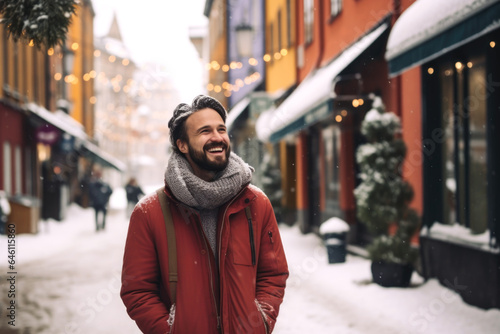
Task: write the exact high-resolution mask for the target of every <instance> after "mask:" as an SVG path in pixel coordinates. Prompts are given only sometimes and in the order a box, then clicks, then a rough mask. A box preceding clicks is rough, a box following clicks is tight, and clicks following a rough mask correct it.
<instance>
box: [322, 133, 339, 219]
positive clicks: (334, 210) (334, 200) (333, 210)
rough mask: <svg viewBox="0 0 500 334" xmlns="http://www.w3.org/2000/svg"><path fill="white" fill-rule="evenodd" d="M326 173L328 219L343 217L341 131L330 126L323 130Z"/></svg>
mask: <svg viewBox="0 0 500 334" xmlns="http://www.w3.org/2000/svg"><path fill="white" fill-rule="evenodd" d="M322 138H323V145H322V147H323V150H324V151H323V157H324V162H323V164H324V165H323V166H324V169H323V170H324V173H325V190H324V193H325V211H326V212H325V213H326V215H327V216H328V217H333V216H341V215H342V212H341V209H340V202H339V201H340V178H339V174H340V159H339V154H340V129H339V127H338V126H335V125H330V126H328V127H326V128H324V129H323V130H322Z"/></svg>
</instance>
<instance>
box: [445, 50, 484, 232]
mask: <svg viewBox="0 0 500 334" xmlns="http://www.w3.org/2000/svg"><path fill="white" fill-rule="evenodd" d="M439 80H440V86H441V93H442V94H441V110H442V115H443V117H442V121H443V129H444V131H445V134H446V137H445V138H446V139H445V141H444V143H443V144H444V145H443V155H442V159H443V163H442V174H443V176H444V179H445V182H444V183H443V187H444V191H443V195H444V201H443V202H444V206H443V207H444V215H443V217H444V223H446V224H453V223H455V222H457V223H459V224H461V225H464V226H466V227H469V228H470V229H471V231H472V232H473V233H481V232H484V231H485V230H486V228H487V221H488V220H487V218H488V217H487V212H488V210H487V209H488V208H487V202H488V201H487V197H486V196H487V161H486V143H487V141H486V99H487V91H486V65H485V57H477V58H471V59H469V60H468V61H466V62H455V63H452V64H447V65H446V66H442V68H441V69H440V72H439Z"/></svg>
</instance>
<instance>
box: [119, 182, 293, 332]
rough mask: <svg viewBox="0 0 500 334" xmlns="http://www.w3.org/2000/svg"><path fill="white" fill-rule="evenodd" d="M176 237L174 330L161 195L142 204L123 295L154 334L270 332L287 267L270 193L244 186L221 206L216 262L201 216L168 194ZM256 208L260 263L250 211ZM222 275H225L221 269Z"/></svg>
mask: <svg viewBox="0 0 500 334" xmlns="http://www.w3.org/2000/svg"><path fill="white" fill-rule="evenodd" d="M165 192H166V194H167V196H168V198H169V202H170V210H171V212H172V218H173V221H174V226H175V234H176V240H177V267H178V269H177V271H178V284H177V297H176V305H175V316H174V317H173V325H172V328H171V327H170V325H169V324H168V323H167V319H168V318H169V310H170V306H171V303H170V299H169V296H168V294H169V290H168V284H169V283H168V248H167V242H166V241H167V236H166V229H165V223H164V220H163V214H162V211H161V207H160V203H159V200H158V195H157V194H156V193H155V194H152V195H149V196H146V197H145V198H143V199H142V200H141V201H140V202H139V204H138V205H137V206H136V208H135V210H134V212H133V213H132V216H131V219H130V226H129V231H128V236H127V241H126V245H125V254H124V259H123V272H122V289H121V297H122V300H123V302H124V304H125V306H126V307H127V312H128V314H129V315H130V317H131V318H132V319H134V320H135V321H136V323H137V325H138V326H139V328H140V329H141V330H142V331H143V332H144V333H148V334H156V333H158V334H165V333H174V334H197V333H200V334H211V333H214V334H219V333H225V334H235V333H262V334H264V333H266V328H267V333H271V332H272V330H273V328H274V324H275V322H276V318H277V316H278V312H279V306H280V304H281V302H282V301H283V295H284V290H285V283H286V279H287V278H288V267H287V262H286V258H285V253H284V251H283V247H282V244H281V238H280V234H279V231H278V225H277V223H276V219H275V216H274V212H273V209H272V207H271V204H270V202H269V200H268V198H267V197H266V196H265V194H264V193H263V192H262V191H261V190H259V189H258V188H256V187H254V186H251V185H250V186H248V187H245V188H244V189H243V190H242V191H241V192H240V193H239V194H238V195H237V196H235V197H234V198H233V199H232V200H231V201H229V202H228V203H227V204H225V205H223V206H222V207H221V208H220V209H219V214H218V227H217V249H218V250H217V255H216V256H217V258H218V259H219V261H218V263H219V265H218V266H217V265H216V261H215V257H214V255H213V252H212V250H211V248H210V245H209V242H208V240H207V239H206V237H205V236H204V233H203V229H202V227H201V224H200V218H199V214H198V213H197V212H196V211H195V210H193V209H191V208H189V207H187V206H185V205H183V204H182V203H180V202H178V201H177V200H176V199H175V198H174V197H173V196H172V194H171V193H170V191H169V189H168V188H166V190H165ZM246 206H250V208H251V213H252V225H253V235H254V254H255V255H256V257H255V265H252V247H251V242H250V233H249V223H248V220H247V218H246V215H245V207H246ZM218 271H219V273H220V274H219V275H217V272H218Z"/></svg>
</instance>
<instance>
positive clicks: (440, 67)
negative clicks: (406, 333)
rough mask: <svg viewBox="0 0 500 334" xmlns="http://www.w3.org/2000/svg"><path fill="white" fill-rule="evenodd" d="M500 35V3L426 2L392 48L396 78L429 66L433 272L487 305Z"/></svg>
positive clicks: (414, 9) (493, 290) (428, 253)
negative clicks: (420, 22)
mask: <svg viewBox="0 0 500 334" xmlns="http://www.w3.org/2000/svg"><path fill="white" fill-rule="evenodd" d="M450 6H452V7H450ZM429 13H434V14H433V15H429ZM424 17H425V20H424V21H425V24H423V25H422V26H418V27H417V26H414V24H413V23H414V22H416V21H418V20H419V19H421V20H423V18H424ZM412 26H413V27H414V28H415V29H412V30H410V29H408V28H409V27H412ZM402 41H405V42H404V43H403V42H402ZM498 43H500V2H499V1H474V0H461V1H458V2H457V3H449V4H448V3H444V2H435V1H430V0H421V1H419V2H417V3H415V4H414V5H412V6H410V7H409V8H408V9H407V10H406V11H405V12H404V13H403V14H402V15H401V17H400V18H399V19H398V21H396V23H395V25H394V28H393V30H392V32H391V36H390V37H389V42H388V47H387V58H388V60H389V65H390V69H391V74H392V75H393V76H397V75H401V76H402V77H403V78H404V76H405V73H406V71H408V70H410V69H412V68H415V67H416V66H420V74H421V83H422V84H421V94H422V138H423V147H422V157H423V158H422V174H423V188H422V194H421V195H422V197H423V217H422V224H423V228H422V233H421V237H420V241H421V251H422V252H421V254H422V261H423V269H424V275H425V276H426V278H431V277H436V278H438V279H439V280H440V281H441V282H442V283H443V284H446V285H448V284H447V282H456V283H455V285H456V284H459V285H460V286H463V287H465V288H464V289H461V290H457V292H458V293H460V294H461V296H462V298H463V299H464V300H465V301H466V302H468V303H470V304H473V305H477V306H480V307H483V308H490V307H497V308H498V307H500V248H499V236H500V219H499V217H500V207H499V205H498V203H499V200H500V191H499V190H498V189H500V181H499V180H500V179H499V175H498V173H499V171H500V157H499V155H498V152H500V132H499V129H500V115H499V112H498V111H499V108H500V94H499V93H498V91H499V89H500V66H499V62H498V60H499V59H500V53H499V52H498V48H499V46H500V45H499V44H498ZM403 92H404V88H403ZM402 98H403V99H404V98H405V96H404V95H403V97H402ZM403 103H404V102H403ZM403 117H404V115H403Z"/></svg>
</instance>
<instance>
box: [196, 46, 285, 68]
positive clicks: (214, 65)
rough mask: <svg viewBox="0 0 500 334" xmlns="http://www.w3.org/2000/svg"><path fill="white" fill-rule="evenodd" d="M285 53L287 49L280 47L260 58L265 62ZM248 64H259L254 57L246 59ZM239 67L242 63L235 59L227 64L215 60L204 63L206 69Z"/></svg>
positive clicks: (277, 58)
mask: <svg viewBox="0 0 500 334" xmlns="http://www.w3.org/2000/svg"><path fill="white" fill-rule="evenodd" d="M287 55H288V50H287V49H281V51H279V52H275V53H274V55H272V56H271V55H270V54H265V55H264V56H262V60H263V61H264V62H266V63H267V62H269V61H271V59H272V58H274V59H275V60H280V59H282V58H283V57H285V56H287ZM248 64H249V65H251V66H257V65H258V64H259V61H258V60H257V59H256V58H254V57H251V58H249V59H248ZM241 68H243V63H241V62H236V61H232V62H230V63H229V64H223V65H221V64H219V62H217V61H216V60H212V61H211V62H210V63H207V64H205V69H206V70H207V71H210V70H214V71H219V70H222V71H223V72H229V71H230V70H236V69H241Z"/></svg>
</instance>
